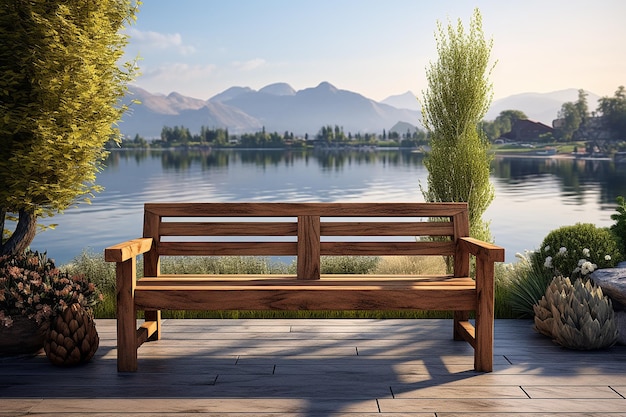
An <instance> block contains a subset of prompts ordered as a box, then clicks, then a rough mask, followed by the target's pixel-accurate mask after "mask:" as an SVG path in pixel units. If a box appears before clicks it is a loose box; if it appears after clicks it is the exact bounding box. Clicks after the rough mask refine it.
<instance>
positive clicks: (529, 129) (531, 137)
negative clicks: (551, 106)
mask: <svg viewBox="0 0 626 417" xmlns="http://www.w3.org/2000/svg"><path fill="white" fill-rule="evenodd" d="M546 134H550V135H553V134H554V129H553V128H551V127H550V126H548V125H545V124H543V123H541V122H535V121H532V120H528V119H519V120H515V121H514V122H513V126H511V131H510V132H507V133H504V134H503V135H502V136H501V137H502V138H504V139H506V140H509V141H516V142H518V141H525V142H533V141H538V140H540V139H541V138H542V136H544V135H546Z"/></svg>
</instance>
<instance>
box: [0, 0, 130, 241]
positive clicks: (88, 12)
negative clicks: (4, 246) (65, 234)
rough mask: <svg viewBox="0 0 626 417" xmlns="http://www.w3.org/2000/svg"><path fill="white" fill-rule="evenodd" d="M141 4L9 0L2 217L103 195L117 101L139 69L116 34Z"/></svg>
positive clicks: (1, 89) (4, 35)
mask: <svg viewBox="0 0 626 417" xmlns="http://www.w3.org/2000/svg"><path fill="white" fill-rule="evenodd" d="M136 8H137V5H136V4H134V3H133V2H132V1H131V0H99V1H96V2H90V1H84V0H62V1H61V0H51V1H8V0H6V1H3V5H2V13H1V14H0V38H1V39H2V46H1V47H0V74H2V77H1V78H0V114H2V118H0V214H2V215H3V216H4V215H5V214H9V213H18V212H28V213H31V215H32V216H35V217H39V216H42V215H54V214H55V213H57V212H61V211H63V210H65V209H66V208H67V207H69V206H70V205H72V204H74V203H75V202H77V201H79V200H85V201H87V202H88V201H89V198H90V196H92V195H93V193H94V192H96V191H98V190H99V189H100V188H99V187H98V186H97V185H95V179H96V173H97V172H99V170H100V169H101V161H102V159H103V158H104V156H105V152H104V150H103V145H104V143H105V142H106V141H107V140H109V138H110V137H112V136H117V135H119V132H118V130H117V129H116V128H115V127H114V125H115V124H116V123H117V121H118V120H119V119H120V117H121V115H122V113H123V112H124V111H125V110H126V108H127V106H126V105H122V104H120V98H121V97H123V96H124V94H125V92H126V85H127V83H128V82H129V81H130V80H131V79H132V78H133V76H134V73H135V69H134V64H133V63H126V64H123V65H122V66H120V59H121V58H122V55H123V52H124V51H123V48H124V46H125V44H126V42H127V40H126V36H125V35H123V34H121V33H120V30H121V29H122V28H123V27H124V26H125V25H126V24H127V23H129V22H131V21H132V20H133V19H134V15H135V12H136ZM0 220H2V219H0ZM29 227H31V226H29ZM0 243H1V242H0ZM0 249H1V247H0Z"/></svg>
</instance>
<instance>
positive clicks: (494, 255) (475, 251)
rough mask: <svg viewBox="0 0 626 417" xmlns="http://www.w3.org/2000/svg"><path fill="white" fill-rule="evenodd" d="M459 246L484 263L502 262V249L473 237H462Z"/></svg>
mask: <svg viewBox="0 0 626 417" xmlns="http://www.w3.org/2000/svg"><path fill="white" fill-rule="evenodd" d="M459 245H461V248H462V249H463V251H466V252H468V253H470V254H472V255H474V256H476V257H477V258H481V259H482V260H483V261H484V262H504V248H502V247H500V246H496V245H494V244H492V243H488V242H483V241H482V240H478V239H474V238H473V237H462V238H460V239H459Z"/></svg>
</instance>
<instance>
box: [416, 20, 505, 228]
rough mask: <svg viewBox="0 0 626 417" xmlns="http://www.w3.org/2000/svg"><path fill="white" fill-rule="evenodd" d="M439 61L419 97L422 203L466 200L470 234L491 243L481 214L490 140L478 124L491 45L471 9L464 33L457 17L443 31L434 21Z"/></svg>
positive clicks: (488, 194) (489, 193)
mask: <svg viewBox="0 0 626 417" xmlns="http://www.w3.org/2000/svg"><path fill="white" fill-rule="evenodd" d="M437 26H438V35H437V33H436V35H435V37H436V40H437V51H438V53H439V60H438V61H437V62H436V63H431V64H430V67H429V68H428V70H427V74H426V77H427V81H428V90H427V91H426V92H425V93H423V95H424V99H423V103H422V114H423V122H424V126H425V127H426V129H427V130H428V132H429V133H430V144H431V151H430V152H429V154H428V156H427V158H426V159H425V161H424V163H425V165H426V168H427V169H428V180H427V181H428V189H427V190H424V189H422V193H423V195H424V198H425V199H426V201H431V202H445V201H452V202H467V203H468V205H469V214H470V222H471V223H470V224H471V226H470V227H471V230H470V233H471V235H472V236H473V237H476V238H479V239H484V240H491V234H490V232H489V225H488V223H487V222H485V221H483V219H482V215H483V213H484V212H485V210H486V209H487V207H488V206H489V204H491V201H492V200H493V198H494V190H493V186H492V185H491V183H490V182H489V173H490V163H491V156H490V155H489V153H488V150H489V146H490V145H489V141H488V140H487V139H486V137H484V136H483V135H482V134H481V131H480V130H479V123H480V121H481V120H482V119H483V118H484V116H485V114H486V112H487V110H488V109H489V105H490V104H491V99H492V95H493V94H492V85H491V83H490V82H489V75H490V73H491V68H492V67H491V68H490V66H489V60H490V54H491V47H492V43H493V42H492V41H486V40H485V38H484V36H483V30H482V18H481V15H480V12H479V10H478V9H475V11H474V15H473V18H472V20H471V22H470V30H469V33H466V32H465V29H464V28H463V24H462V22H461V20H460V19H459V21H458V23H457V25H456V26H453V25H452V24H449V25H448V27H447V29H444V27H443V25H442V24H441V23H440V22H438V25H437Z"/></svg>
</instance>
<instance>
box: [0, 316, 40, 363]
mask: <svg viewBox="0 0 626 417" xmlns="http://www.w3.org/2000/svg"><path fill="white" fill-rule="evenodd" d="M12 319H13V325H12V326H11V327H6V326H3V325H0V355H2V356H8V355H19V354H29V353H35V352H37V351H39V350H40V349H41V348H43V342H44V339H45V337H46V329H44V328H43V327H42V326H40V325H38V324H37V323H36V322H35V320H31V319H29V318H27V317H23V316H15V317H12Z"/></svg>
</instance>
